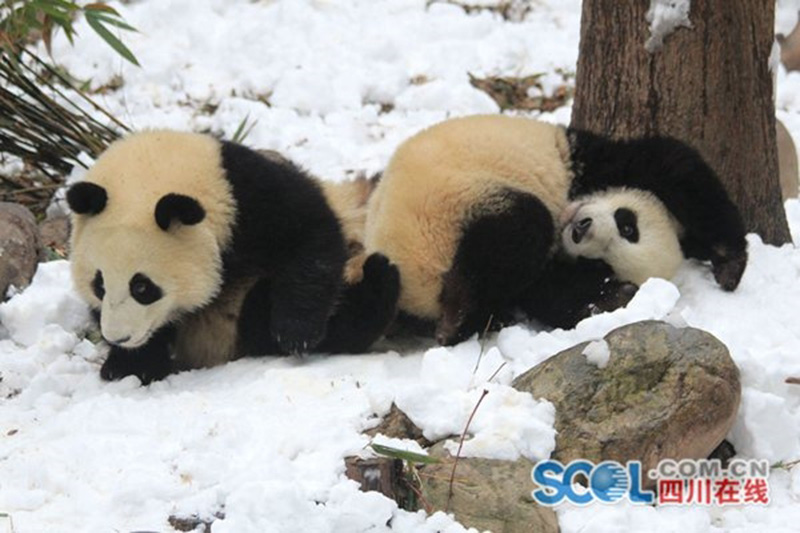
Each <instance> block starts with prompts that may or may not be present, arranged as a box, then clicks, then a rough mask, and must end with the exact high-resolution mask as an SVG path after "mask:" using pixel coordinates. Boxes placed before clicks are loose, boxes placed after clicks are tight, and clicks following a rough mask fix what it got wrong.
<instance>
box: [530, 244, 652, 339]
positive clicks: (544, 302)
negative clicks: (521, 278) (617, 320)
mask: <svg viewBox="0 0 800 533" xmlns="http://www.w3.org/2000/svg"><path fill="white" fill-rule="evenodd" d="M637 290H638V287H637V286H636V285H635V284H633V283H627V282H624V281H620V280H618V279H616V278H615V277H614V271H613V270H612V269H611V267H610V266H608V265H607V264H606V263H605V262H603V261H601V260H596V259H586V258H583V257H581V258H577V259H574V258H571V257H566V256H564V255H562V254H558V255H556V256H555V257H554V258H552V259H551V260H550V261H549V262H548V264H547V267H546V268H545V269H544V271H543V272H542V275H541V276H540V277H539V278H538V279H537V280H536V282H535V283H534V284H533V285H531V286H530V287H528V288H527V289H526V290H525V291H524V292H523V293H522V295H521V297H520V299H519V302H518V305H519V307H520V308H521V309H522V311H524V312H525V314H527V315H528V316H529V317H530V318H535V319H536V320H538V321H540V322H542V323H543V324H546V325H548V326H552V327H558V328H564V329H571V328H573V327H575V325H577V324H578V322H580V321H581V320H583V319H584V318H588V317H590V316H592V315H594V314H596V313H599V312H604V311H613V310H614V309H617V308H619V307H623V306H625V305H627V303H628V302H629V301H630V300H631V298H633V296H634V295H635V294H636V291H637Z"/></svg>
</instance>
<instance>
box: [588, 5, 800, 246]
mask: <svg viewBox="0 0 800 533" xmlns="http://www.w3.org/2000/svg"><path fill="white" fill-rule="evenodd" d="M648 7H649V2H646V1H645V0H634V1H631V2H627V1H626V2H619V1H615V0H583V12H582V19H581V42H580V54H579V59H578V70H577V74H576V80H575V83H576V88H575V104H574V107H573V111H572V126H573V127H576V128H581V129H585V130H589V131H593V132H595V133H600V134H605V135H609V136H611V137H614V138H626V137H637V136H647V135H655V134H661V135H669V136H672V137H676V138H678V139H680V140H682V141H684V142H686V143H688V144H690V145H692V146H694V147H696V148H697V149H698V150H699V151H700V153H701V154H702V155H703V157H704V158H705V159H706V160H707V161H708V163H709V164H710V165H711V167H712V168H713V169H714V171H715V172H716V173H717V175H718V176H719V177H720V179H721V180H722V182H723V184H724V185H725V186H726V188H727V190H728V193H729V194H730V195H731V198H732V199H733V201H734V202H735V203H736V204H737V205H738V206H739V209H740V211H741V213H742V217H743V218H744V221H745V225H746V227H747V230H748V231H755V232H756V233H758V234H759V235H761V237H762V238H763V240H764V241H765V242H767V243H770V244H783V243H786V242H791V235H790V233H789V228H788V225H787V223H786V215H785V212H784V209H783V201H782V198H781V189H780V182H779V178H778V155H777V149H776V144H775V107H774V103H773V99H772V76H771V73H770V71H769V56H770V51H771V49H772V43H773V27H774V15H775V13H774V9H775V1H774V0H693V1H692V3H691V12H690V16H689V18H690V21H691V25H692V27H691V28H678V29H677V30H676V31H675V32H673V33H672V34H671V35H668V36H667V37H666V39H665V40H664V44H663V45H662V46H661V48H660V49H658V50H656V51H655V52H653V53H650V52H648V51H647V50H645V46H644V45H645V41H647V39H648V37H649V36H650V30H649V24H648V23H647V21H646V20H645V14H646V13H647V10H648Z"/></svg>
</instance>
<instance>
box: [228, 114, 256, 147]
mask: <svg viewBox="0 0 800 533" xmlns="http://www.w3.org/2000/svg"><path fill="white" fill-rule="evenodd" d="M249 119H250V114H249V113H248V114H247V115H246V116H245V117H244V120H242V121H241V122H240V123H239V127H238V128H236V131H235V132H234V133H233V137H232V138H231V141H233V142H235V143H236V144H242V143H243V142H244V140H245V139H246V138H247V136H248V135H250V132H251V131H253V128H255V127H256V124H258V120H256V121H254V122H252V123H251V124H250V127H248V126H247V121H248V120H249Z"/></svg>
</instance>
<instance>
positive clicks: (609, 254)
mask: <svg viewBox="0 0 800 533" xmlns="http://www.w3.org/2000/svg"><path fill="white" fill-rule="evenodd" d="M365 249H366V252H368V253H375V252H380V253H381V254H384V255H385V256H386V257H388V258H389V260H390V261H391V262H392V263H393V264H395V265H397V267H398V268H399V270H400V278H401V292H400V299H399V309H400V311H401V313H402V316H406V317H410V318H413V319H416V321H419V320H420V319H421V320H422V321H427V322H429V323H430V322H432V323H435V325H436V337H437V340H438V341H439V342H440V343H442V344H453V343H456V342H459V341H461V340H463V339H465V338H467V337H469V336H470V335H472V334H473V333H475V332H480V331H482V330H483V329H484V328H485V327H486V326H487V323H488V322H489V320H490V317H494V318H495V319H497V318H500V319H501V320H502V318H503V317H505V316H507V315H508V314H509V311H510V310H512V309H515V308H520V309H522V310H523V311H525V312H527V314H528V315H529V316H531V317H534V318H536V319H538V320H540V321H542V322H544V323H546V324H549V325H553V326H559V327H572V326H574V325H575V324H576V323H577V322H578V321H580V320H581V319H583V318H585V317H587V316H589V314H591V313H592V312H594V311H595V310H597V309H599V310H611V309H614V308H617V307H619V306H621V305H624V304H625V303H627V302H628V301H629V300H630V298H631V297H632V296H633V294H634V293H635V290H636V288H637V287H636V284H640V283H642V282H643V281H644V280H645V279H647V278H648V277H651V276H660V277H665V278H670V277H672V275H673V274H674V273H675V271H676V270H677V268H678V266H679V265H680V263H681V261H682V260H683V257H684V255H686V256H688V257H694V258H698V259H701V260H710V261H711V265H712V270H713V273H714V276H715V278H716V280H717V281H718V282H719V284H720V285H721V286H722V287H723V288H724V289H726V290H733V289H735V288H736V286H737V285H738V283H739V280H740V278H741V276H742V274H743V272H744V267H745V264H746V262H747V251H746V241H745V231H744V226H743V223H742V220H741V217H740V215H739V212H738V210H737V209H736V207H735V206H734V205H733V203H732V202H731V201H730V199H729V198H728V195H727V193H726V191H725V189H724V188H723V186H722V185H721V183H720V182H719V180H718V178H717V177H716V176H715V174H714V173H713V171H712V170H711V168H710V167H709V166H708V165H707V164H706V163H705V162H704V161H703V159H702V158H701V156H700V155H699V154H698V153H697V152H696V151H695V150H694V149H692V148H691V147H689V146H687V145H686V144H684V143H681V142H679V141H677V140H674V139H669V138H664V137H658V138H651V139H635V140H630V141H613V140H609V139H607V138H604V137H601V136H598V135H593V134H591V133H587V132H582V131H576V130H571V129H565V128H563V127H559V126H554V125H550V124H546V123H543V122H539V121H535V120H531V119H527V118H519V117H509V116H503V115H491V116H490V115H486V116H471V117H464V118H456V119H451V120H446V121H444V122H442V123H439V124H436V125H434V126H432V127H430V128H428V129H426V130H423V131H422V132H420V133H418V134H416V135H414V136H413V137H411V138H410V139H408V140H406V141H405V142H404V143H403V144H401V146H400V147H399V148H398V149H397V150H396V152H395V153H394V155H393V156H392V158H391V159H390V161H389V164H388V166H387V168H386V170H385V171H384V173H383V176H382V178H381V181H380V182H379V183H378V185H377V188H376V190H375V191H374V193H373V195H372V197H371V198H370V201H369V206H368V214H367V228H366V232H365Z"/></svg>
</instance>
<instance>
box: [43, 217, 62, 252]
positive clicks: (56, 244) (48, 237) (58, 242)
mask: <svg viewBox="0 0 800 533" xmlns="http://www.w3.org/2000/svg"><path fill="white" fill-rule="evenodd" d="M69 229H70V222H69V217H68V216H66V215H58V216H56V217H52V218H48V219H47V220H44V221H43V222H42V223H41V224H39V235H40V236H41V243H42V246H43V247H44V248H45V251H46V252H47V251H48V250H49V251H52V252H53V253H55V254H56V256H58V257H66V256H67V251H68V249H69Z"/></svg>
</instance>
